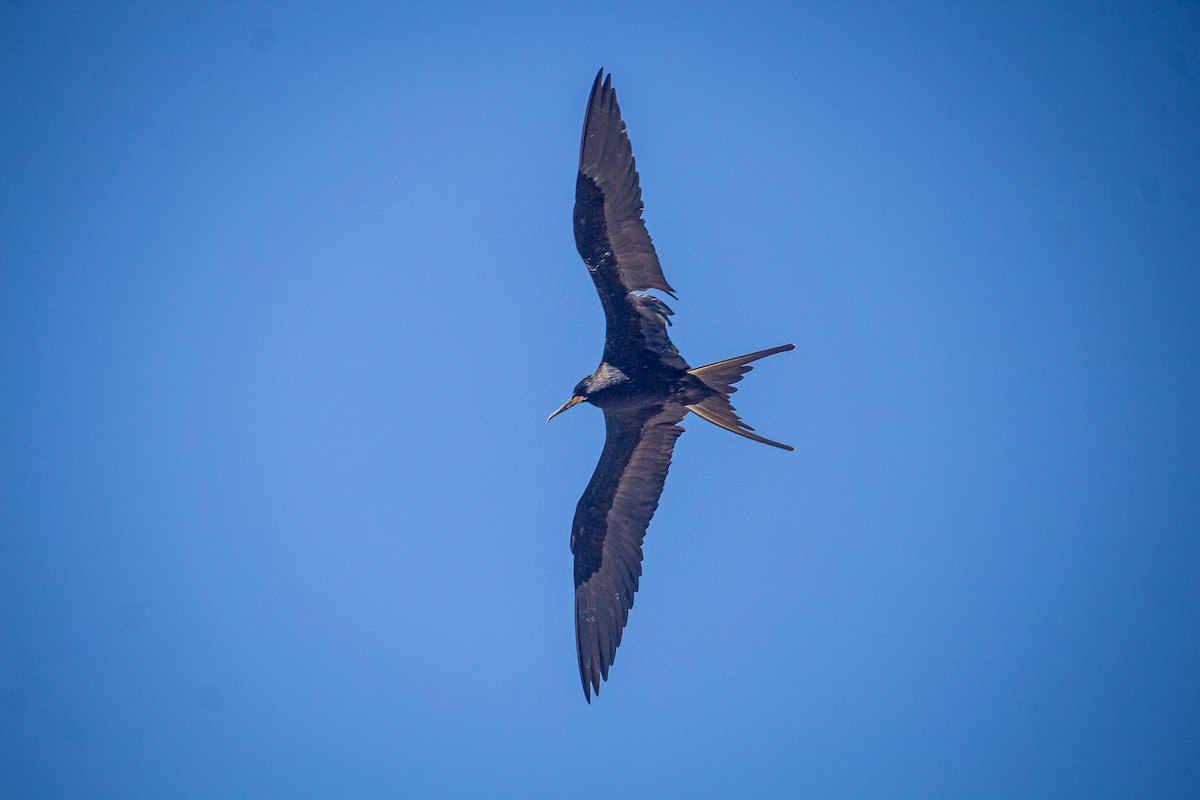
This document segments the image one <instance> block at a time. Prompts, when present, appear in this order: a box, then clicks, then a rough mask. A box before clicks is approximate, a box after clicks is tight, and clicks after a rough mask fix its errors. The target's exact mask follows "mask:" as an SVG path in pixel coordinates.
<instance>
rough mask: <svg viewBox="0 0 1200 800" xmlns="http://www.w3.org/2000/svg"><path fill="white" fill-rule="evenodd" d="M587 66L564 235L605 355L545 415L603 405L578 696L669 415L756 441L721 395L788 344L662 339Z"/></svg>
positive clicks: (581, 546) (585, 557)
mask: <svg viewBox="0 0 1200 800" xmlns="http://www.w3.org/2000/svg"><path fill="white" fill-rule="evenodd" d="M603 77H604V70H600V72H599V73H598V74H597V75H596V81H595V83H594V84H593V86H592V93H591V96H590V97H589V99H588V109H587V115H586V117H585V119H584V127H583V142H582V145H581V147H580V157H579V175H578V178H577V180H576V184H575V244H576V246H577V248H578V249H579V255H580V256H581V257H582V258H583V261H584V263H585V264H586V265H587V268H588V272H589V273H591V276H592V280H593V282H594V283H595V285H596V291H597V292H598V293H599V295H600V302H601V305H602V306H603V307H604V316H605V322H606V330H605V340H604V355H603V357H602V358H601V362H600V366H599V367H598V368H597V369H596V371H595V372H593V373H592V374H591V375H589V376H587V377H586V378H584V379H583V380H581V381H580V382H579V383H578V384H576V386H575V390H574V392H573V394H572V396H571V399H570V400H568V401H567V402H566V403H565V404H563V406H562V407H561V408H559V409H558V410H557V411H555V412H554V414H551V415H550V417H551V419H553V418H554V417H555V416H556V415H558V414H560V413H562V412H563V411H565V410H567V409H568V408H570V407H571V406H573V405H576V404H577V403H580V402H584V401H586V402H588V403H591V404H592V405H595V406H598V407H599V408H601V409H603V411H604V421H605V442H604V451H603V452H602V453H601V455H600V462H599V463H598V464H597V465H596V471H595V472H594V473H593V475H592V479H591V481H590V482H589V483H588V486H587V489H586V490H584V493H583V496H582V497H581V498H580V499H579V504H578V505H577V506H576V510H575V520H574V523H573V524H572V527H571V552H572V553H573V554H574V556H575V643H576V652H577V655H578V658H579V675H580V679H581V680H582V681H583V691H584V696H585V697H586V698H587V699H588V702H591V693H592V692H593V691H594V692H596V693H597V694H599V692H600V681H601V679H605V680H607V678H608V668H609V667H610V666H611V665H612V663H613V660H614V659H615V658H616V651H617V647H618V645H620V643H621V634H622V631H623V630H624V628H625V623H626V622H627V621H628V616H629V609H630V608H632V606H633V597H634V593H636V592H637V588H638V579H639V578H640V576H641V573H642V567H641V564H642V540H643V538H644V537H645V533H646V528H647V526H648V525H649V524H650V518H651V517H652V516H653V515H654V511H655V510H656V509H657V508H658V500H659V497H660V495H661V494H662V488H663V482H664V481H665V479H666V476H667V470H668V468H669V467H670V465H671V454H672V451H673V449H674V446H675V440H676V439H677V438H679V435H680V434H681V433H683V428H681V427H680V426H679V422H680V421H681V420H682V419H683V418H684V417H685V416H686V415H687V414H688V412H694V413H695V414H696V415H697V416H700V417H702V418H703V419H706V420H708V421H709V422H712V423H714V424H716V425H719V426H720V427H722V428H725V429H726V430H729V431H732V432H734V433H737V434H739V435H741V436H745V437H747V438H750V439H754V440H755V441H759V442H763V443H765V444H769V445H772V446H774V447H779V448H782V449H785V450H791V449H792V448H791V447H789V446H788V445H785V444H780V443H779V442H773V441H771V440H770V439H764V438H763V437H761V436H759V435H757V434H755V433H753V430H754V429H753V428H751V427H750V426H748V425H746V424H745V423H743V422H742V421H741V419H740V418H739V417H738V416H737V413H736V412H735V411H734V408H733V405H732V404H730V402H729V395H731V394H732V393H733V392H735V391H737V390H736V389H735V388H734V387H733V384H735V383H737V382H738V381H739V380H741V378H742V376H743V375H744V374H745V373H746V372H749V371H750V369H751V367H750V366H749V365H750V362H752V361H756V360H758V359H760V358H765V357H766V356H769V355H773V354H775V353H780V352H783V351H785V350H791V349H793V347H794V346H793V345H790V344H788V345H782V346H780V347H773V348H770V349H768V350H760V351H758V352H756V353H750V354H748V355H745V356H738V357H737V358H731V359H726V360H725V361H718V362H716V363H714V364H708V365H706V366H703V367H697V368H694V369H693V368H692V367H689V366H688V364H687V362H686V361H684V359H683V357H682V356H681V355H680V354H679V351H678V350H677V349H676V348H675V345H674V344H672V343H671V340H670V338H669V337H668V336H667V326H668V325H669V324H670V319H669V318H670V316H671V315H672V313H673V312H672V311H671V309H670V308H668V307H667V305H666V303H664V302H663V301H662V300H660V299H658V298H657V297H654V296H652V295H645V294H639V292H643V291H646V290H648V289H657V290H659V291H662V292H666V293H667V294H669V295H671V296H672V297H674V296H675V295H674V290H673V289H672V288H671V286H670V284H668V283H667V281H666V278H665V277H663V273H662V267H661V266H660V265H659V262H658V256H657V254H656V253H655V251H654V245H653V244H652V243H651V241H650V235H649V233H648V232H647V231H646V224H645V222H643V220H642V199H641V197H642V193H641V187H640V185H639V183H638V174H637V170H636V168H635V164H634V159H633V152H632V149H631V147H630V144H629V138H628V135H627V134H626V131H625V123H624V122H623V121H622V120H621V112H620V109H619V108H618V106H617V99H616V93H615V92H614V91H613V89H612V76H611V75H610V76H609V77H608V78H607V79H605V80H603V82H602V81H601V79H602V78H603Z"/></svg>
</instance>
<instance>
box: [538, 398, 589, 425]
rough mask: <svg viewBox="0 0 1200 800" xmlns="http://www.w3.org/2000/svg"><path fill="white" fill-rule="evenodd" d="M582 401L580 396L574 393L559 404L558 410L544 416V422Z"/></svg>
mask: <svg viewBox="0 0 1200 800" xmlns="http://www.w3.org/2000/svg"><path fill="white" fill-rule="evenodd" d="M582 402H583V398H582V397H580V396H579V395H575V396H574V397H572V398H571V399H570V400H568V401H567V402H565V403H563V404H562V405H561V406H559V408H558V411H555V412H554V413H553V414H551V415H550V416H548V417H546V422H549V421H550V420H552V419H554V418H555V417H557V416H558V415H559V414H561V413H562V412H564V411H566V410H567V409H568V408H570V407H571V406H574V405H578V404H579V403H582Z"/></svg>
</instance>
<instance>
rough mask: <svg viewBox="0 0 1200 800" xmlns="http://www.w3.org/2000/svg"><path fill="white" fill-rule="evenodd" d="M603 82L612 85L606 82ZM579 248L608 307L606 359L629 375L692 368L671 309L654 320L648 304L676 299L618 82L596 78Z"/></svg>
mask: <svg viewBox="0 0 1200 800" xmlns="http://www.w3.org/2000/svg"><path fill="white" fill-rule="evenodd" d="M601 78H604V80H603V82H601ZM575 246H576V247H577V248H578V249H579V255H580V256H581V257H582V258H583V262H584V263H585V264H587V268H588V272H589V273H591V275H592V280H593V281H594V282H595V284H596V291H597V292H599V294H600V302H601V303H602V304H603V306H604V319H605V322H606V332H605V338H604V360H605V361H606V362H608V363H609V364H612V365H614V366H616V367H619V368H621V369H623V370H630V369H632V370H637V369H639V368H644V367H650V368H653V367H654V366H656V365H658V364H661V363H666V364H669V365H670V366H672V367H676V368H678V369H687V364H686V363H685V362H684V361H683V359H682V358H680V356H679V351H677V350H676V349H675V347H674V345H672V344H671V341H670V339H669V338H668V337H667V329H666V325H667V315H669V314H670V313H671V312H670V309H666V306H665V305H664V304H663V303H662V302H661V301H659V300H657V299H656V298H652V297H651V298H648V300H649V301H652V302H653V303H654V304H657V306H660V307H661V308H663V309H666V314H657V313H652V314H647V313H646V305H647V298H646V297H645V296H643V295H633V294H631V292H642V291H646V290H647V289H658V290H660V291H663V292H667V293H668V294H670V295H671V296H672V297H674V290H673V289H671V285H670V284H669V283H667V279H666V278H664V277H663V273H662V267H661V266H660V265H659V263H658V255H657V254H656V253H655V252H654V244H653V243H652V242H651V241H650V234H649V233H648V232H647V231H646V223H645V222H644V221H643V220H642V189H641V186H640V185H639V184H638V174H637V169H636V167H635V164H634V159H633V148H632V147H631V146H630V144H629V136H628V135H627V134H626V132H625V122H624V121H623V120H622V119H621V109H620V108H619V107H618V106H617V95H616V92H615V91H614V90H613V88H612V75H609V76H608V77H604V70H603V69H602V70H600V72H598V73H596V82H595V83H594V84H593V85H592V94H591V97H590V98H588V106H587V115H586V116H585V117H584V121H583V142H582V144H581V145H580V148H579V176H578V178H577V179H576V181H575Z"/></svg>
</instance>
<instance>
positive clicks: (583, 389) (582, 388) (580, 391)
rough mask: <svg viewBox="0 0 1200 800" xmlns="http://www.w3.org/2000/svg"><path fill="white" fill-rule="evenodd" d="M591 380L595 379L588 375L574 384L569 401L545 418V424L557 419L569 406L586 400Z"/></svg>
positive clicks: (589, 393) (589, 391) (589, 392)
mask: <svg viewBox="0 0 1200 800" xmlns="http://www.w3.org/2000/svg"><path fill="white" fill-rule="evenodd" d="M593 378H595V376H594V375H588V376H587V377H586V378H584V379H583V380H581V381H580V382H579V383H577V384H575V388H574V389H572V390H571V399H570V400H568V401H567V402H565V403H563V404H562V405H561V406H559V407H558V410H557V411H555V412H554V413H553V414H551V415H550V416H548V417H546V422H549V421H550V420H552V419H554V418H555V417H557V416H558V415H559V414H561V413H562V412H564V411H566V410H567V409H568V408H570V407H571V406H576V405H579V404H580V403H582V402H583V401H584V400H587V399H588V397H589V396H590V395H591V383H592V380H593Z"/></svg>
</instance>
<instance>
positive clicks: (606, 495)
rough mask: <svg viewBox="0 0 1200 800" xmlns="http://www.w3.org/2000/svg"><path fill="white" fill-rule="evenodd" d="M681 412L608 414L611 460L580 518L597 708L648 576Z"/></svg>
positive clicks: (603, 458) (582, 612)
mask: <svg viewBox="0 0 1200 800" xmlns="http://www.w3.org/2000/svg"><path fill="white" fill-rule="evenodd" d="M685 414H687V410H686V409H685V408H683V407H682V406H680V405H678V404H667V405H663V404H651V405H646V406H640V407H632V408H622V409H616V410H614V409H606V410H605V412H604V420H605V428H606V431H607V435H606V438H605V442H604V452H603V453H601V455H600V461H599V463H598V464H597V465H596V471H595V473H594V474H593V475H592V480H591V481H590V482H589V483H588V487H587V489H586V490H585V491H584V493H583V497H581V498H580V499H579V504H578V506H577V507H576V510H575V521H574V523H573V525H572V529H571V552H572V553H574V554H575V646H576V652H577V654H578V657H579V677H580V680H581V681H582V682H583V693H584V696H585V697H586V698H587V699H588V702H591V699H592V697H591V696H592V693H593V692H595V693H596V694H599V693H600V681H601V680H607V679H608V668H609V667H610V666H612V663H613V661H614V660H615V659H616V654H617V648H618V647H619V646H620V644H621V635H622V632H623V631H624V628H625V623H626V622H628V620H629V609H630V608H632V607H633V598H634V594H635V593H636V592H637V589H638V580H639V578H640V577H641V574H642V541H643V540H644V538H645V535H646V528H647V526H648V525H649V524H650V519H651V517H653V516H654V512H655V510H656V509H657V508H658V500H659V497H660V496H661V495H662V490H663V483H664V482H665V481H666V477H667V470H668V469H669V468H670V466H671V455H672V452H673V450H674V447H675V440H676V439H678V438H679V435H680V434H681V433H683V428H681V427H680V426H679V424H678V423H679V421H680V420H682V419H683V417H684V415H685Z"/></svg>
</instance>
